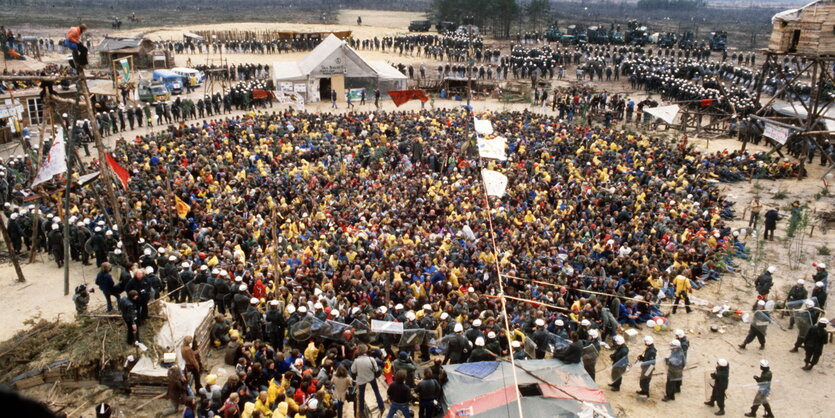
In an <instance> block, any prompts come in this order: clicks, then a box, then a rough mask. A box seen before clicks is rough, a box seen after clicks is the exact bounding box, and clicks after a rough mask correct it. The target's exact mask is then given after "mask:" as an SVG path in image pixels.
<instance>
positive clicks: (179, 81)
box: [154, 70, 183, 94]
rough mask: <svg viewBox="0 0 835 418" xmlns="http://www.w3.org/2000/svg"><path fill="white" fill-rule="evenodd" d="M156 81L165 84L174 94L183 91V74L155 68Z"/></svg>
mask: <svg viewBox="0 0 835 418" xmlns="http://www.w3.org/2000/svg"><path fill="white" fill-rule="evenodd" d="M154 81H159V82H161V83H162V84H165V87H167V88H168V91H170V92H171V93H172V94H180V93H182V92H183V76H181V75H179V74H177V73H175V72H174V71H171V70H154Z"/></svg>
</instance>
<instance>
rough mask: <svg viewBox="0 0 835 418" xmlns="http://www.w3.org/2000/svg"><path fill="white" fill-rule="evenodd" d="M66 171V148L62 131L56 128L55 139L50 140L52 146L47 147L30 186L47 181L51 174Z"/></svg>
mask: <svg viewBox="0 0 835 418" xmlns="http://www.w3.org/2000/svg"><path fill="white" fill-rule="evenodd" d="M66 172H67V148H66V146H65V145H64V132H63V130H62V129H58V134H57V135H55V140H54V141H53V142H52V147H51V148H49V154H47V156H46V159H45V160H44V161H43V166H41V170H40V171H38V175H37V176H35V180H34V181H33V182H32V187H35V186H37V185H39V184H41V183H43V182H45V181H48V180H49V179H51V178H52V177H53V176H55V175H57V174H61V173H66Z"/></svg>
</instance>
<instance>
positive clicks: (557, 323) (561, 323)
mask: <svg viewBox="0 0 835 418" xmlns="http://www.w3.org/2000/svg"><path fill="white" fill-rule="evenodd" d="M554 325H556V326H558V327H561V326H563V325H565V322H563V320H562V319H558V320H556V321H554Z"/></svg>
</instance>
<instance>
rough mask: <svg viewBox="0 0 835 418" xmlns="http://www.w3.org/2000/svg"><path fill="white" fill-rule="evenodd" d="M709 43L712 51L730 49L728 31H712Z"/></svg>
mask: <svg viewBox="0 0 835 418" xmlns="http://www.w3.org/2000/svg"><path fill="white" fill-rule="evenodd" d="M708 43H709V44H710V50H711V51H724V50H726V49H728V33H727V32H725V31H716V32H711V33H710V37H709V38H708Z"/></svg>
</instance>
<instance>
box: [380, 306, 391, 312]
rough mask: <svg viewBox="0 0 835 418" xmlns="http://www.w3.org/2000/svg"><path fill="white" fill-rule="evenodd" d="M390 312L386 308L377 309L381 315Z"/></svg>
mask: <svg viewBox="0 0 835 418" xmlns="http://www.w3.org/2000/svg"><path fill="white" fill-rule="evenodd" d="M388 310H389V309H388V308H386V307H385V306H380V307H379V308H377V312H379V313H381V314H384V313H386V312H388Z"/></svg>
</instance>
